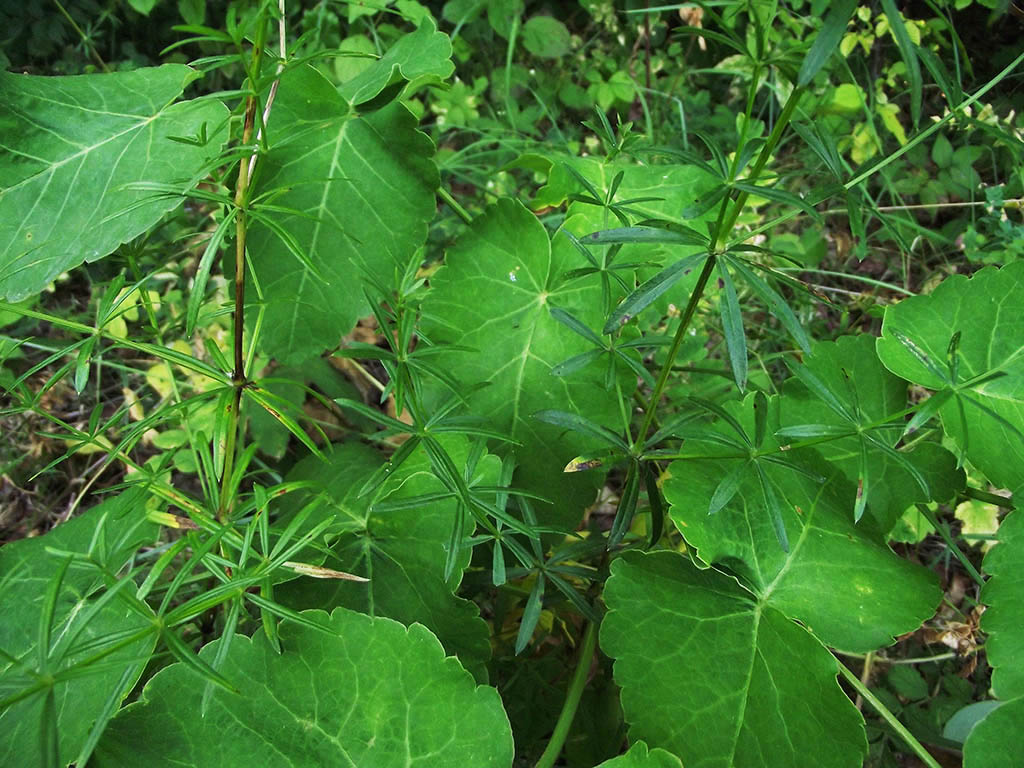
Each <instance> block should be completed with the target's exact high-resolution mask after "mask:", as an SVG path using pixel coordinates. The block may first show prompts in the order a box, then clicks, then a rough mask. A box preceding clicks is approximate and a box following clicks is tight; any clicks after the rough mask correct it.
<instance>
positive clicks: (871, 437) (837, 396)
mask: <svg viewBox="0 0 1024 768" xmlns="http://www.w3.org/2000/svg"><path fill="white" fill-rule="evenodd" d="M874 346H875V340H874V339H873V338H871V337H870V336H841V337H840V338H838V339H837V340H836V341H835V342H827V343H820V344H818V345H816V346H815V348H814V354H813V355H811V356H810V357H808V358H805V359H804V362H803V364H802V367H801V368H799V369H797V370H799V371H800V373H801V375H800V376H797V377H794V378H793V379H790V380H788V381H787V382H786V391H785V397H783V398H782V399H781V400H780V401H779V407H780V417H779V418H780V422H781V423H782V424H783V425H785V427H786V429H787V430H789V431H788V432H787V435H786V436H787V437H788V438H790V439H799V437H804V438H808V437H812V436H818V435H825V434H829V433H831V432H834V431H838V432H839V433H840V434H841V433H842V432H848V433H849V435H850V436H849V437H842V438H839V439H834V440H829V441H827V442H824V443H821V444H820V445H818V446H816V449H817V450H818V452H819V453H821V455H822V456H824V457H825V458H826V459H827V460H828V462H829V463H830V464H831V465H832V466H834V467H838V468H840V469H841V470H842V472H843V474H844V476H845V477H846V479H847V480H849V481H850V482H851V483H854V484H855V486H859V488H860V493H859V494H857V493H856V492H855V495H854V506H856V505H857V504H858V503H861V502H863V504H865V505H866V508H867V510H868V511H869V512H870V514H871V515H872V516H873V517H874V518H875V520H876V522H877V523H878V526H879V528H880V529H881V530H882V531H883V532H887V531H890V530H892V527H893V525H895V523H896V521H897V520H898V519H899V518H900V517H901V516H902V515H903V512H904V510H905V509H906V508H907V506H909V504H910V502H912V501H915V500H917V501H931V500H934V501H942V502H946V501H950V500H951V499H952V498H953V496H954V494H955V493H956V492H957V491H959V490H960V489H962V487H963V484H964V474H963V472H961V471H959V470H958V469H957V467H956V466H955V464H956V460H955V458H954V456H953V455H952V454H951V453H949V451H946V450H945V449H943V448H942V447H941V446H939V445H936V444H935V443H924V444H922V445H919V446H917V447H916V448H915V450H913V451H897V450H895V446H896V444H897V442H898V441H899V439H900V437H901V433H902V432H903V427H904V426H905V425H904V423H903V422H902V420H900V421H894V419H893V417H894V416H896V415H898V414H900V413H901V412H903V411H904V410H905V409H906V408H907V382H906V381H905V380H903V379H900V378H898V377H896V376H894V375H893V374H891V373H890V372H889V371H888V370H886V369H885V368H884V367H883V366H882V365H881V363H880V362H879V360H878V357H877V355H875V349H874ZM805 381H806V382H808V383H809V384H810V387H809V386H808V385H807V384H805V383H804V382H805ZM812 388H813V389H812ZM798 435H799V436H798Z"/></svg>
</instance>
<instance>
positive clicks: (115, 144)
mask: <svg viewBox="0 0 1024 768" xmlns="http://www.w3.org/2000/svg"><path fill="white" fill-rule="evenodd" d="M198 76H199V75H198V73H196V71H195V70H193V69H191V68H189V67H186V66H184V65H181V64H165V65H164V66H162V67H155V68H146V69H137V70H135V71H134V72H117V73H113V74H101V75H77V76H74V77H37V76H33V75H16V74H11V73H7V72H4V73H0V103H2V104H3V105H4V108H3V110H2V114H0V137H2V139H0V150H2V151H0V296H3V297H6V299H7V300H8V301H17V300H19V299H21V298H23V297H25V296H29V295H31V294H33V293H37V292H39V291H41V290H42V289H43V288H45V287H46V285H47V283H49V282H50V281H51V280H53V278H55V277H56V276H57V275H59V274H60V273H61V272H63V271H64V270H66V269H70V268H72V267H76V266H78V265H79V264H81V263H82V262H83V261H95V260H96V259H101V258H103V257H104V256H106V255H108V254H109V253H111V252H112V251H113V250H114V249H115V248H117V246H119V245H120V244H121V243H123V242H126V241H127V240H130V239H131V238H133V237H136V236H137V235H140V234H142V233H143V232H145V231H146V230H147V229H149V228H150V227H151V226H153V225H154V224H155V223H156V222H157V221H158V220H159V219H160V217H161V216H163V215H164V214H165V213H167V211H169V210H171V209H172V208H175V207H176V206H178V205H180V204H181V200H182V198H180V197H158V196H154V195H153V193H152V192H149V191H143V190H140V189H131V188H128V189H126V188H125V186H126V185H127V184H129V183H131V182H139V181H145V182H157V183H162V184H171V185H175V186H177V187H180V190H181V191H182V192H185V191H186V190H188V189H189V188H190V187H191V186H192V183H193V182H194V181H195V178H194V177H195V176H196V175H197V174H198V175H201V174H203V173H204V172H205V169H206V168H207V166H208V164H209V163H210V161H211V160H212V159H213V158H214V157H215V156H216V155H217V153H218V152H219V151H220V148H221V145H222V144H223V143H224V139H225V136H226V135H227V134H226V129H227V117H228V112H227V109H226V108H225V107H224V105H223V104H221V103H220V102H218V101H213V100H209V99H204V100H196V101H189V102H181V103H178V104H174V103H173V102H174V100H175V99H176V98H177V97H178V96H180V95H181V93H182V91H183V90H184V89H185V86H186V85H188V84H189V83H190V82H191V81H192V80H194V79H195V78H196V77H198ZM171 137H177V138H181V139H185V141H184V142H180V141H178V142H176V141H174V140H173V139H172V138H171Z"/></svg>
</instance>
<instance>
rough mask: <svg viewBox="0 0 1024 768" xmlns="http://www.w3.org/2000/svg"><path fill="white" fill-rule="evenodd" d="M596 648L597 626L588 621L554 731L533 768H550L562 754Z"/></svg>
mask: <svg viewBox="0 0 1024 768" xmlns="http://www.w3.org/2000/svg"><path fill="white" fill-rule="evenodd" d="M596 648H597V624H596V623H595V622H593V621H589V622H587V628H586V629H585V630H583V642H582V643H581V644H580V652H579V656H578V657H577V659H576V669H574V670H573V673H572V679H571V680H570V681H569V688H568V690H567V691H566V692H565V702H564V703H563V704H562V711H561V712H560V713H559V715H558V722H556V723H555V730H554V731H553V732H552V733H551V738H550V739H549V740H548V745H547V746H546V747H545V748H544V752H543V753H542V754H541V756H540V759H539V760H538V761H537V764H536V766H535V767H534V768H552V766H554V764H555V761H556V760H557V759H558V756H559V755H560V754H562V747H564V746H565V740H566V738H568V736H569V729H570V728H571V727H572V721H573V719H574V718H575V717H576V710H577V709H578V708H579V705H580V697H582V696H583V689H584V687H586V684H587V675H588V674H589V673H590V662H591V660H592V659H593V658H594V651H595V650H596Z"/></svg>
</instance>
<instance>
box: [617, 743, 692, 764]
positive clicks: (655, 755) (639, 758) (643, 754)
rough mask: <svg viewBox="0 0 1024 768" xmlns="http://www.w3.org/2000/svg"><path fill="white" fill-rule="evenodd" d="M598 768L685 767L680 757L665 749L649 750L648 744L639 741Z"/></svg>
mask: <svg viewBox="0 0 1024 768" xmlns="http://www.w3.org/2000/svg"><path fill="white" fill-rule="evenodd" d="M597 768H683V764H682V763H681V762H679V758H678V757H676V756H675V755H673V754H672V753H671V752H666V751H665V750H664V749H652V750H650V751H648V749H647V745H646V744H645V743H644V742H642V741H638V742H637V743H636V744H634V745H633V746H632V747H630V748H629V752H627V753H626V754H624V755H619V756H618V757H615V758H612V759H611V760H605V761H604V762H603V763H601V764H600V765H599V766H597Z"/></svg>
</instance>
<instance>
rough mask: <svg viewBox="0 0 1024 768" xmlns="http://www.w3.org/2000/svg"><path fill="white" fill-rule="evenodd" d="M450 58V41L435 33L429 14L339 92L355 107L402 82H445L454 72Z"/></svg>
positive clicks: (442, 34) (435, 28)
mask: <svg viewBox="0 0 1024 768" xmlns="http://www.w3.org/2000/svg"><path fill="white" fill-rule="evenodd" d="M451 55H452V42H451V40H449V39H448V35H446V34H444V33H443V32H438V31H437V26H436V25H435V24H434V20H433V19H432V18H431V17H430V16H429V15H428V16H426V17H425V18H424V21H423V23H422V24H420V26H419V27H418V28H417V29H416V31H415V32H410V33H409V34H407V35H404V36H403V37H401V38H399V39H398V41H397V42H396V43H395V44H394V45H393V46H391V48H389V49H388V51H387V53H385V54H384V55H383V56H382V57H381V58H380V59H379V60H378V61H375V62H373V64H372V65H370V66H369V67H367V68H366V69H364V70H363V71H362V72H360V73H359V74H358V75H357V76H356V77H354V78H352V79H351V80H349V81H348V82H346V83H343V84H342V86H341V88H340V89H339V91H340V93H341V96H342V98H344V99H345V101H347V102H349V103H350V104H353V105H358V104H364V103H366V102H368V101H370V100H371V99H374V98H375V97H377V96H378V95H379V94H380V93H381V92H382V91H383V90H384V89H385V88H387V87H388V86H389V85H391V84H393V83H396V82H399V81H402V80H406V81H412V80H416V79H418V78H430V79H432V80H444V79H445V78H447V77H448V76H449V75H451V73H452V72H453V71H454V70H455V65H454V64H453V63H452V60H451Z"/></svg>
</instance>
